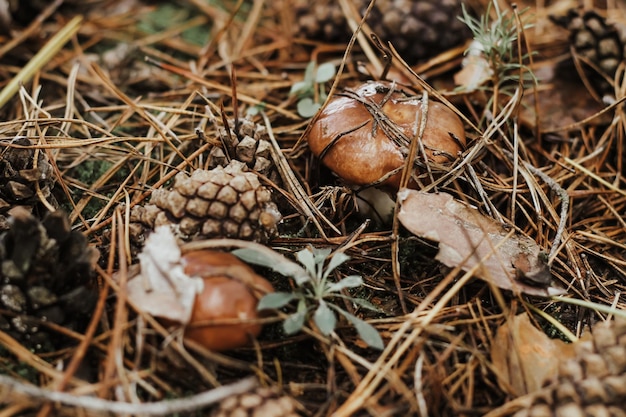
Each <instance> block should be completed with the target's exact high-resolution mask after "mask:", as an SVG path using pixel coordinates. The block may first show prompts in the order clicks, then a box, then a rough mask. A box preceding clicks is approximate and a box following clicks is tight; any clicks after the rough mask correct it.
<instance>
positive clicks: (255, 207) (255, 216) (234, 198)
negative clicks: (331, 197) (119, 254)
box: [131, 160, 280, 246]
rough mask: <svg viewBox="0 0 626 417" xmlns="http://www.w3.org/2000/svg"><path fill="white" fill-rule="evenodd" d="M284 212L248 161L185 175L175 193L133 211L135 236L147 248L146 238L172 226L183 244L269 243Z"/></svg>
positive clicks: (155, 196)
mask: <svg viewBox="0 0 626 417" xmlns="http://www.w3.org/2000/svg"><path fill="white" fill-rule="evenodd" d="M279 220H280V213H279V212H278V208H277V207H276V204H274V202H273V201H272V193H271V191H270V190H269V189H268V188H266V187H265V186H263V185H262V184H261V183H260V182H259V178H258V177H257V175H256V174H255V173H254V172H250V171H247V168H246V166H245V165H244V163H243V162H240V161H236V160H232V161H231V162H230V163H229V164H228V165H227V166H226V167H222V166H218V167H216V168H213V169H211V170H203V169H198V170H195V171H194V172H193V173H192V174H191V175H188V174H186V173H184V172H181V173H179V174H177V175H176V177H175V178H174V184H173V185H172V187H171V188H170V189H165V188H161V189H158V190H155V191H154V192H153V193H152V198H151V200H150V204H147V205H145V206H135V207H133V209H132V210H131V234H132V238H133V241H134V243H135V244H137V245H138V246H142V241H143V238H144V235H145V233H147V232H149V231H151V230H154V228H155V227H156V226H161V225H171V226H173V228H174V232H175V234H176V235H177V237H179V238H180V239H182V240H193V239H208V238H218V237H228V238H237V239H243V240H255V241H258V242H266V241H268V240H269V239H270V238H271V237H272V236H273V235H274V233H275V232H276V224H277V223H278V221H279Z"/></svg>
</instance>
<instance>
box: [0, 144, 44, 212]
mask: <svg viewBox="0 0 626 417" xmlns="http://www.w3.org/2000/svg"><path fill="white" fill-rule="evenodd" d="M0 144H1V145H2V147H0V215H1V214H3V213H6V212H7V211H8V210H9V209H10V208H12V207H15V206H26V207H28V208H36V207H35V206H37V205H39V203H40V201H39V196H38V195H37V187H39V189H40V190H41V195H42V196H43V197H44V198H46V199H50V198H51V193H50V190H51V188H52V186H53V185H54V176H53V171H52V166H51V165H50V164H49V163H48V158H47V157H46V154H45V152H44V151H43V150H41V151H40V152H39V153H38V157H37V164H36V165H35V149H33V148H32V144H31V142H30V140H28V139H27V138H25V137H17V138H15V139H13V140H10V141H8V140H2V141H0Z"/></svg>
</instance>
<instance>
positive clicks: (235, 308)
mask: <svg viewBox="0 0 626 417" xmlns="http://www.w3.org/2000/svg"><path fill="white" fill-rule="evenodd" d="M181 263H182V265H183V267H184V270H185V273H186V274H187V275H189V276H192V277H200V278H202V279H203V282H204V287H203V290H202V292H200V293H199V294H198V295H197V296H196V300H195V304H194V307H193V312H192V314H191V319H190V321H189V324H188V325H187V328H186V330H185V337H186V338H188V339H190V340H193V341H195V342H197V343H199V344H201V345H202V346H204V347H206V348H207V349H211V350H216V351H224V350H229V349H236V348H238V347H242V346H245V345H247V344H248V343H249V342H250V340H251V337H256V336H258V335H259V333H261V330H262V326H261V324H259V323H254V322H253V321H254V320H256V319H258V318H259V313H258V312H257V304H258V301H259V299H260V298H261V297H262V296H263V295H264V294H266V293H268V292H273V291H274V288H273V287H272V284H270V283H269V282H268V281H267V280H266V279H265V278H263V277H261V276H260V275H258V274H256V273H255V272H254V270H253V269H252V268H250V267H249V266H248V265H246V264H245V263H243V262H242V261H240V260H239V258H237V257H236V256H234V255H231V254H229V253H222V252H217V251H210V250H198V251H193V252H189V253H186V254H185V255H183V257H182V258H181ZM220 321H222V322H224V321H230V323H224V324H219V322H220Z"/></svg>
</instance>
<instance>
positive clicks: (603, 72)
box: [552, 10, 626, 94]
mask: <svg viewBox="0 0 626 417" xmlns="http://www.w3.org/2000/svg"><path fill="white" fill-rule="evenodd" d="M552 20H553V21H554V22H555V23H557V24H558V25H560V26H563V27H565V28H566V29H568V30H569V31H570V44H571V45H572V47H573V48H574V51H575V52H576V53H577V54H578V55H580V56H581V57H583V58H586V59H587V60H589V61H590V62H591V63H592V64H594V65H595V66H596V67H597V69H598V70H599V71H600V73H598V72H596V71H592V70H589V68H586V69H587V71H585V76H586V77H587V78H588V80H589V81H590V82H591V83H592V84H593V86H594V88H596V89H597V90H598V92H599V93H601V94H609V93H612V92H613V91H614V89H613V87H612V86H611V83H610V82H609V81H607V79H606V78H605V77H607V78H608V79H609V80H613V79H614V77H615V72H616V71H617V67H618V65H619V64H620V63H621V62H623V61H624V59H626V27H623V26H617V25H613V24H609V23H607V21H606V19H604V18H603V17H602V16H600V15H598V14H597V13H596V12H595V11H593V10H590V11H587V12H585V13H584V14H583V15H582V16H581V15H580V14H579V13H578V11H576V10H570V11H569V13H568V14H567V16H563V17H552ZM585 67H586V66H585Z"/></svg>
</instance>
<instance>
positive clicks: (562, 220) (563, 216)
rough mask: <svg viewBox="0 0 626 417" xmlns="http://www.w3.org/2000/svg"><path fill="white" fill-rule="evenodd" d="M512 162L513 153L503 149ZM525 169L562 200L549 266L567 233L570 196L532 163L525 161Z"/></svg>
mask: <svg viewBox="0 0 626 417" xmlns="http://www.w3.org/2000/svg"><path fill="white" fill-rule="evenodd" d="M502 152H504V153H505V154H506V155H507V156H508V157H509V158H510V159H511V160H513V158H514V156H513V154H511V152H509V151H507V150H506V149H502ZM523 163H524V167H525V168H526V169H527V170H528V171H530V172H531V173H532V174H533V175H536V176H538V177H539V178H541V180H542V181H543V182H545V183H546V184H547V185H548V187H550V189H552V191H554V192H555V193H556V194H557V195H558V196H559V199H560V200H561V213H560V214H559V225H558V227H557V229H556V234H555V235H554V239H553V240H552V247H551V248H550V254H549V255H548V265H550V264H551V263H552V261H553V260H554V257H555V256H556V253H557V251H558V250H559V245H560V243H561V239H562V237H563V233H564V232H565V225H566V224H567V212H568V210H569V194H568V193H567V190H565V189H564V188H563V187H561V186H560V185H559V184H558V183H557V182H556V181H555V180H554V179H553V178H552V177H551V176H549V175H548V174H546V173H544V172H543V171H541V170H540V169H538V168H535V167H534V166H533V165H532V164H531V163H529V162H526V161H523Z"/></svg>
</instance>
